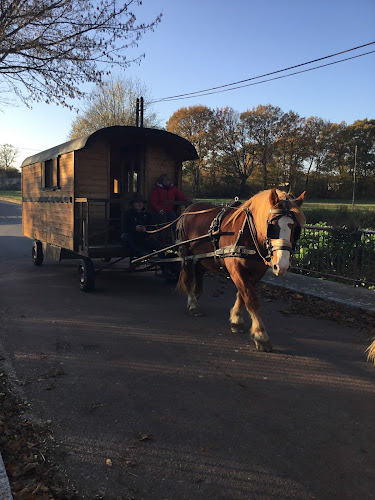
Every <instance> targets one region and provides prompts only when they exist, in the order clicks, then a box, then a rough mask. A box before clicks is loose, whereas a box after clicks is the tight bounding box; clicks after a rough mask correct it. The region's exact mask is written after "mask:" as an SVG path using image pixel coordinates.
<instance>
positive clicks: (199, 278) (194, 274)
mask: <svg viewBox="0 0 375 500" xmlns="http://www.w3.org/2000/svg"><path fill="white" fill-rule="evenodd" d="M190 264H191V265H190V272H191V281H190V290H189V294H188V302H187V308H188V312H189V314H191V315H192V316H203V312H202V310H201V308H200V306H199V304H198V298H199V297H200V296H201V295H202V293H203V274H204V270H203V271H202V266H201V265H200V264H199V262H197V263H190Z"/></svg>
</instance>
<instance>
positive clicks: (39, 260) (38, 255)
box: [31, 240, 43, 266]
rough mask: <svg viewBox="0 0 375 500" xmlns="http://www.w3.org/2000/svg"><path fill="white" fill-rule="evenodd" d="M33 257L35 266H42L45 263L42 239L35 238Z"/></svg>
mask: <svg viewBox="0 0 375 500" xmlns="http://www.w3.org/2000/svg"><path fill="white" fill-rule="evenodd" d="M31 258H32V259H33V264H34V266H41V265H42V264H43V249H42V244H41V242H40V241H37V240H34V242H33V248H32V250H31Z"/></svg>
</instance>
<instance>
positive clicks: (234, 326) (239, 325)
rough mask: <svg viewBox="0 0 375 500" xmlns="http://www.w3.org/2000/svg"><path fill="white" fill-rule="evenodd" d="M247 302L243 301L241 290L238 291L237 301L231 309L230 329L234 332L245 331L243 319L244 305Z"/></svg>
mask: <svg viewBox="0 0 375 500" xmlns="http://www.w3.org/2000/svg"><path fill="white" fill-rule="evenodd" d="M244 305H245V303H244V301H243V298H242V295H241V294H240V292H237V297H236V302H235V303H234V306H233V307H232V309H231V310H230V316H229V321H230V329H231V331H232V332H233V333H244V332H245V322H244V319H243V307H244Z"/></svg>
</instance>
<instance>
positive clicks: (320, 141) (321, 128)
mask: <svg viewBox="0 0 375 500" xmlns="http://www.w3.org/2000/svg"><path fill="white" fill-rule="evenodd" d="M331 127H332V124H331V123H330V122H329V121H325V120H323V119H322V118H318V117H316V116H311V117H310V118H307V120H306V121H305V124H304V131H303V134H304V137H305V142H306V148H307V151H306V158H305V160H306V164H305V186H304V189H305V191H308V190H309V180H310V174H311V173H312V172H313V171H314V170H315V172H319V171H320V170H321V165H323V164H324V162H325V159H326V157H327V155H328V154H329V147H330V140H329V139H330V130H331Z"/></svg>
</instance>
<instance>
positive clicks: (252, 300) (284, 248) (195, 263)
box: [176, 188, 305, 352]
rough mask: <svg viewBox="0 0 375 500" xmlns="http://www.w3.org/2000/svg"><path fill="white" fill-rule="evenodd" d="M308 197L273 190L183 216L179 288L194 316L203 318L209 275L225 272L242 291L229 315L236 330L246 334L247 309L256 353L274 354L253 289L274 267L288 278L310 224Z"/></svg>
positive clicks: (202, 205) (205, 205) (197, 205)
mask: <svg viewBox="0 0 375 500" xmlns="http://www.w3.org/2000/svg"><path fill="white" fill-rule="evenodd" d="M304 197H305V191H304V192H303V193H302V194H301V195H300V196H299V197H298V198H295V197H294V196H293V195H291V194H290V193H286V192H285V191H280V190H278V189H276V188H273V189H269V190H265V191H261V192H259V193H257V194H255V195H254V196H253V197H252V198H250V199H249V200H247V201H245V202H244V203H242V204H240V203H238V202H237V203H235V204H234V205H232V206H228V207H224V208H223V207H218V206H215V205H213V204H211V203H203V202H197V203H193V204H192V205H190V206H189V207H188V208H187V209H186V210H185V211H184V212H183V214H182V216H181V217H180V219H179V220H178V221H177V227H176V235H177V242H178V243H181V245H180V246H179V255H180V258H181V259H182V262H181V270H180V275H179V279H178V283H177V286H176V290H177V291H180V292H182V293H184V294H185V295H187V309H188V312H189V313H190V314H191V315H193V316H202V315H203V313H202V311H201V309H200V307H199V305H198V298H199V297H200V296H201V295H202V293H203V276H204V273H205V272H206V271H207V270H209V271H213V272H215V273H218V272H222V271H226V272H227V273H228V274H229V276H230V277H231V279H232V281H233V283H234V284H235V286H236V288H237V296H236V301H235V303H234V306H233V307H232V309H231V311H230V316H229V321H230V329H231V331H232V332H233V333H244V332H245V325H244V318H243V309H244V306H245V307H246V309H247V311H248V313H249V315H250V317H251V320H252V325H251V330H250V337H251V338H252V339H253V340H254V342H255V346H256V349H257V350H258V351H265V352H270V351H272V344H271V342H270V340H269V337H268V334H267V332H266V329H265V326H264V324H263V321H262V319H261V317H260V313H259V300H258V297H257V295H256V292H255V289H254V287H255V284H256V283H257V282H258V281H259V280H260V279H261V278H262V277H263V276H264V274H265V273H266V271H267V269H268V268H269V267H270V268H271V269H272V271H273V273H274V274H275V275H276V276H283V275H284V274H285V273H286V272H287V270H288V268H289V267H290V259H291V253H292V249H293V248H294V245H295V244H296V242H297V240H298V238H299V237H300V234H301V227H302V226H303V224H304V223H305V217H304V214H303V212H302V210H301V205H302V203H303V200H304ZM184 242H186V243H184Z"/></svg>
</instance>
